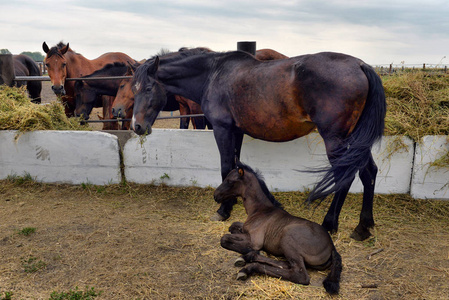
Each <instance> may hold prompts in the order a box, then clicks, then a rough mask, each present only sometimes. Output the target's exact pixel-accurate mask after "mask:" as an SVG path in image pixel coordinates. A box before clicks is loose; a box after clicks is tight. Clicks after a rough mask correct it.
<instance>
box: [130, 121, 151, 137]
mask: <svg viewBox="0 0 449 300" xmlns="http://www.w3.org/2000/svg"><path fill="white" fill-rule="evenodd" d="M131 127H132V129H133V130H134V132H135V133H136V134H137V135H144V134H151V131H152V130H151V127H150V126H147V127H144V126H141V125H140V124H137V123H133V124H131Z"/></svg>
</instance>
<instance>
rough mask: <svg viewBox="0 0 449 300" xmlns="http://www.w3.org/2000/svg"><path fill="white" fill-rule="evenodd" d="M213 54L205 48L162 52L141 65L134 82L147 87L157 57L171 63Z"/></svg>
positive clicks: (135, 74)
mask: <svg viewBox="0 0 449 300" xmlns="http://www.w3.org/2000/svg"><path fill="white" fill-rule="evenodd" d="M210 52H213V51H212V50H210V49H209V48H205V47H198V48H192V49H189V48H186V47H183V48H180V49H179V51H176V52H166V51H165V50H164V51H162V52H161V54H156V55H154V56H152V57H151V58H149V59H147V61H146V62H145V63H143V64H142V65H140V66H139V67H138V68H137V69H136V71H135V72H134V77H133V81H134V82H140V83H142V84H141V88H142V87H144V86H145V84H146V82H147V81H148V76H147V73H148V69H149V68H150V67H152V66H153V63H154V60H155V58H156V57H159V58H160V59H163V60H164V61H166V62H170V61H173V60H178V59H180V58H185V57H189V56H195V55H199V54H205V53H210Z"/></svg>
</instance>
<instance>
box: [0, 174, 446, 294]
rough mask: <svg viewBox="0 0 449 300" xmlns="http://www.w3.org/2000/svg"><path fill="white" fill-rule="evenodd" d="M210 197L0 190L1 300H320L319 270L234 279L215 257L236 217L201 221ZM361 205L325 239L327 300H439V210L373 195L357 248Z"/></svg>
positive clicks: (138, 190) (210, 209)
mask: <svg viewBox="0 0 449 300" xmlns="http://www.w3.org/2000/svg"><path fill="white" fill-rule="evenodd" d="M253 167H255V168H257V166H253ZM262 173H263V170H262ZM22 181H24V182H22ZM161 183H163V178H161ZM213 191H214V190H213V189H212V188H198V187H188V188H174V187H167V186H165V185H163V184H161V185H136V184H125V185H110V186H92V185H89V184H83V185H78V186H71V185H53V184H42V183H36V182H33V181H27V180H25V179H23V178H18V179H16V180H4V181H0V299H4V297H5V295H6V293H12V298H11V299H49V297H50V294H51V293H52V292H54V291H56V292H58V293H61V292H68V291H69V290H74V289H75V288H76V287H78V288H79V289H80V290H84V289H85V288H86V287H89V288H94V289H95V291H96V292H101V295H100V296H98V297H97V298H95V299H326V298H331V297H330V296H328V295H327V294H326V293H325V291H324V288H323V286H322V280H323V279H324V278H325V276H326V274H327V272H319V271H313V270H309V274H310V276H311V279H312V281H311V284H310V285H309V286H302V285H297V284H293V283H290V282H286V281H283V280H280V279H277V278H269V277H266V276H254V277H251V278H250V279H249V280H247V281H246V282H240V281H236V280H235V277H236V275H237V272H238V268H236V267H234V266H233V262H234V260H235V259H236V258H237V257H238V255H237V254H236V253H232V252H230V251H227V250H225V249H223V248H221V247H220V237H221V236H222V235H223V234H225V233H226V232H227V228H228V227H229V226H230V224H231V223H232V222H234V221H244V220H245V211H244V209H243V207H242V205H241V203H239V204H238V205H236V207H235V209H234V211H233V214H232V216H231V218H230V219H229V220H228V221H225V222H213V221H210V220H209V217H210V216H211V215H212V214H213V213H214V212H215V211H216V209H217V208H218V205H217V204H216V203H215V202H214V200H213ZM274 195H275V196H276V198H277V199H278V200H279V201H280V202H281V203H282V204H283V205H284V207H285V208H286V210H287V211H289V212H291V213H292V214H295V215H298V216H302V217H305V218H307V219H311V220H314V221H316V222H319V223H321V221H322V219H323V217H324V214H325V213H326V211H327V208H328V206H329V202H328V201H326V202H323V203H322V204H321V205H320V206H318V207H315V206H305V205H303V202H304V199H305V198H306V194H304V193H299V192H295V193H293V192H292V193H285V192H284V193H279V192H278V193H274ZM361 200H362V196H361V195H350V196H349V197H348V199H347V201H346V203H345V205H344V207H343V210H342V213H341V215H340V228H339V232H338V233H336V234H334V235H333V236H332V238H333V240H334V243H335V245H336V248H337V250H338V251H339V252H340V254H341V256H342V259H343V273H342V280H341V291H340V295H339V296H337V297H333V298H337V299H373V300H377V299H449V201H429V200H414V199H412V198H410V197H409V196H408V195H390V196H385V195H376V197H375V204H374V217H375V221H376V226H375V228H374V229H373V230H372V233H373V236H372V237H371V238H369V239H368V240H366V241H363V242H357V241H354V240H352V239H350V238H349V235H350V233H351V231H352V229H353V228H354V227H355V226H356V225H357V222H358V214H359V212H360V206H361ZM33 231H34V232H33ZM27 233H29V234H28V235H26V234H27ZM5 298H6V297H5ZM6 299H7V298H6Z"/></svg>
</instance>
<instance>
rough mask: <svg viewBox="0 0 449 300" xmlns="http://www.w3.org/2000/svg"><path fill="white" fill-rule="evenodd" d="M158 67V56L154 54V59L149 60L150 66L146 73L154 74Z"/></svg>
mask: <svg viewBox="0 0 449 300" xmlns="http://www.w3.org/2000/svg"><path fill="white" fill-rule="evenodd" d="M158 68H159V56H156V57H155V58H154V60H153V61H152V62H151V66H150V67H149V68H148V75H150V76H153V75H154V74H156V71H157V69H158Z"/></svg>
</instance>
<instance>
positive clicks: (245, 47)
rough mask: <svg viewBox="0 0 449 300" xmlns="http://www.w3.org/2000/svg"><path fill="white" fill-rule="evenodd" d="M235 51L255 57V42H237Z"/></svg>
mask: <svg viewBox="0 0 449 300" xmlns="http://www.w3.org/2000/svg"><path fill="white" fill-rule="evenodd" d="M237 50H240V51H245V52H248V53H251V54H252V55H256V42H237Z"/></svg>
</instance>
